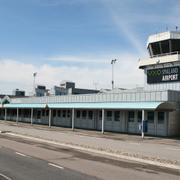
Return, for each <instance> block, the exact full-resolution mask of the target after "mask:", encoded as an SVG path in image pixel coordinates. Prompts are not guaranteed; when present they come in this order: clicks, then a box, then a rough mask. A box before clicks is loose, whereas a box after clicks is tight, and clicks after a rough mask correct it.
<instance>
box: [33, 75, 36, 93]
mask: <svg viewBox="0 0 180 180" xmlns="http://www.w3.org/2000/svg"><path fill="white" fill-rule="evenodd" d="M36 76H37V72H34V73H33V78H34V79H33V95H34V96H35V95H36V92H35V79H36Z"/></svg>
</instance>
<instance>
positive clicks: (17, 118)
mask: <svg viewBox="0 0 180 180" xmlns="http://www.w3.org/2000/svg"><path fill="white" fill-rule="evenodd" d="M18 120H19V109H18V108H17V117H16V123H18Z"/></svg>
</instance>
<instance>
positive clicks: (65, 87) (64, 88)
mask: <svg viewBox="0 0 180 180" xmlns="http://www.w3.org/2000/svg"><path fill="white" fill-rule="evenodd" d="M98 92H99V90H94V89H80V88H76V87H75V83H74V82H70V81H62V82H61V83H60V86H54V87H53V88H52V89H51V93H50V94H52V95H56V96H59V95H71V94H94V93H98Z"/></svg>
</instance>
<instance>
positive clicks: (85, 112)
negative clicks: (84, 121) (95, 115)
mask: <svg viewBox="0 0 180 180" xmlns="http://www.w3.org/2000/svg"><path fill="white" fill-rule="evenodd" d="M86 116H87V111H85V110H84V111H83V112H82V117H83V118H86Z"/></svg>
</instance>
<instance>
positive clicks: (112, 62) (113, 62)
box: [111, 59, 117, 89]
mask: <svg viewBox="0 0 180 180" xmlns="http://www.w3.org/2000/svg"><path fill="white" fill-rule="evenodd" d="M116 61H117V59H112V60H111V64H112V89H114V64H115V63H116Z"/></svg>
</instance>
